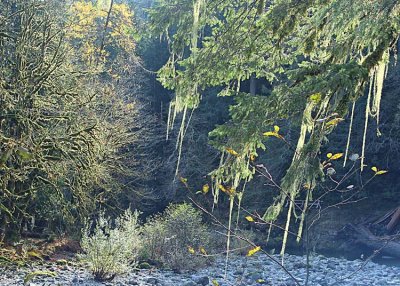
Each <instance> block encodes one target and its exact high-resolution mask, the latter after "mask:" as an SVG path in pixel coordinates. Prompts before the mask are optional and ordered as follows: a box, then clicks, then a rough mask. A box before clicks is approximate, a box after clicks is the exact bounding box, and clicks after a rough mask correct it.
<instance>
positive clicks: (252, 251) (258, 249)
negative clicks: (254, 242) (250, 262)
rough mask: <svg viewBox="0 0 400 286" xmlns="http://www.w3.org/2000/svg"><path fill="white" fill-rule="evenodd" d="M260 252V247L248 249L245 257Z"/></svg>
mask: <svg viewBox="0 0 400 286" xmlns="http://www.w3.org/2000/svg"><path fill="white" fill-rule="evenodd" d="M260 250H261V247H260V246H256V247H254V248H252V249H250V250H249V252H247V256H252V255H254V254H256V253H257V252H258V251H260Z"/></svg>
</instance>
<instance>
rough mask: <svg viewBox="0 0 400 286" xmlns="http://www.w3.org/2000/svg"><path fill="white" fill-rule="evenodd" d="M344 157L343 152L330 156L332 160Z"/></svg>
mask: <svg viewBox="0 0 400 286" xmlns="http://www.w3.org/2000/svg"><path fill="white" fill-rule="evenodd" d="M342 157H343V153H336V154H335V155H333V156H332V157H330V159H331V160H337V159H340V158H342Z"/></svg>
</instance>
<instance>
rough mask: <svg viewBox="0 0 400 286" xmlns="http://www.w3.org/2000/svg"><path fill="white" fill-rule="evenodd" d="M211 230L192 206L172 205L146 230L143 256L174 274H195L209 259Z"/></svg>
mask: <svg viewBox="0 0 400 286" xmlns="http://www.w3.org/2000/svg"><path fill="white" fill-rule="evenodd" d="M209 245H210V240H209V230H208V228H207V227H206V225H204V224H203V223H202V219H201V212H200V211H199V210H196V209H195V208H193V207H192V206H191V205H190V204H187V203H184V204H179V205H170V206H169V207H168V208H167V209H166V211H165V212H164V214H163V215H158V216H155V217H153V218H152V219H151V220H150V221H149V222H148V223H147V224H146V225H145V226H144V228H143V248H142V253H141V256H142V258H144V259H148V260H149V261H151V262H153V263H158V264H161V265H162V266H163V267H166V268H169V269H173V270H175V271H181V270H193V269H196V268H199V267H201V266H204V265H205V264H206V263H207V261H209V259H208V258H207V255H206V253H207V251H208V250H209Z"/></svg>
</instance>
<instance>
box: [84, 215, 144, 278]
mask: <svg viewBox="0 0 400 286" xmlns="http://www.w3.org/2000/svg"><path fill="white" fill-rule="evenodd" d="M138 216H139V213H138V212H137V211H135V212H133V213H132V212H131V211H130V210H126V211H125V213H124V214H123V215H121V216H120V217H118V218H117V219H116V220H115V221H114V223H112V221H111V220H110V219H109V218H106V217H105V216H104V213H101V214H100V216H99V218H98V220H97V221H96V224H95V227H94V229H93V223H86V224H85V227H84V229H83V230H82V239H81V247H82V249H83V251H84V253H83V254H81V255H80V257H81V258H82V260H84V261H85V262H86V263H87V264H88V266H89V269H90V271H91V272H92V273H93V275H94V278H95V280H98V281H105V280H112V279H113V278H114V277H115V276H116V275H117V274H122V273H124V272H126V271H127V270H128V268H129V266H132V265H134V264H135V263H136V259H137V257H138V253H139V249H140V245H141V244H140V233H139V226H138Z"/></svg>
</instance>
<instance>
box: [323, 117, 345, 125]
mask: <svg viewBox="0 0 400 286" xmlns="http://www.w3.org/2000/svg"><path fill="white" fill-rule="evenodd" d="M343 120H344V119H343V118H340V117H338V118H335V119H332V120H330V121H328V123H326V126H335V125H337V124H338V123H339V122H341V121H343Z"/></svg>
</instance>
